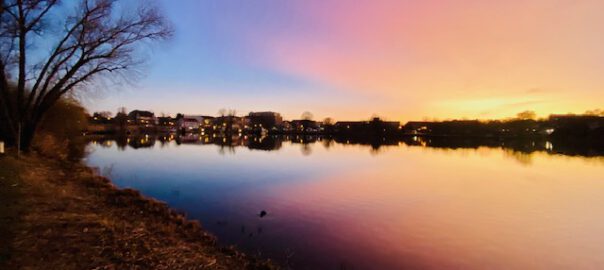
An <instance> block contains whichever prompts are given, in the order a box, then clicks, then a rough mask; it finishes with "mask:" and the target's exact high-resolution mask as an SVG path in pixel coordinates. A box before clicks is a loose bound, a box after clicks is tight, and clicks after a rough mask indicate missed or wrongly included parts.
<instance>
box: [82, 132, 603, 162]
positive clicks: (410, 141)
mask: <svg viewBox="0 0 604 270" xmlns="http://www.w3.org/2000/svg"><path fill="white" fill-rule="evenodd" d="M86 139H87V141H88V142H90V143H91V144H95V145H98V146H100V147H112V146H113V142H115V143H116V145H117V148H118V149H119V150H124V149H125V148H126V146H130V147H132V148H134V149H137V148H147V147H153V146H154V144H155V142H156V141H159V142H160V143H161V145H162V147H164V146H167V145H168V143H169V142H172V141H175V142H176V144H177V145H179V144H195V145H205V144H214V145H219V146H225V147H230V148H234V147H247V148H249V149H256V150H265V151H272V150H278V149H280V148H281V147H282V144H283V142H290V143H291V144H301V145H302V146H301V151H302V152H303V154H305V155H310V154H311V153H312V151H311V147H310V146H306V145H309V144H313V143H320V144H322V145H323V146H324V147H325V148H326V149H328V148H330V147H332V146H333V145H335V144H336V143H339V144H343V145H359V146H369V147H370V148H371V149H370V151H371V153H372V154H379V153H380V152H381V151H379V150H380V149H381V148H383V147H384V146H393V147H398V146H401V145H405V146H409V147H426V148H432V149H442V150H446V149H451V150H455V149H469V150H471V149H478V148H479V147H487V148H501V149H504V150H512V151H515V152H519V153H513V154H512V153H508V154H509V155H510V156H514V157H515V159H517V160H519V161H520V160H521V161H522V162H523V164H530V157H527V156H524V155H521V153H523V154H530V153H533V152H535V151H540V152H545V153H549V154H563V155H579V156H590V157H596V156H604V144H603V143H602V142H599V143H598V142H595V143H594V142H592V141H584V140H545V139H543V140H535V139H522V138H515V139H505V140H504V139H500V138H474V137H426V136H421V135H414V136H404V137H399V138H389V137H344V136H319V135H269V136H266V135H250V134H248V135H238V134H235V135H226V136H225V135H224V134H211V135H203V134H200V133H188V134H184V135H175V134H163V135H143V136H115V137H111V136H86ZM229 151H230V150H229Z"/></svg>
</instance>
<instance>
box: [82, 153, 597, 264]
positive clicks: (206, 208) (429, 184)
mask: <svg viewBox="0 0 604 270" xmlns="http://www.w3.org/2000/svg"><path fill="white" fill-rule="evenodd" d="M309 147H310V148H311V150H310V151H311V152H312V154H311V155H305V154H304V153H303V152H304V151H308V150H304V151H302V149H301V148H302V146H301V145H300V144H290V143H284V144H283V147H281V148H280V149H279V150H278V151H259V150H250V149H247V148H244V147H237V148H234V153H233V152H232V151H222V154H221V151H220V147H219V146H216V145H186V144H183V145H176V144H174V143H173V142H172V143H167V144H165V145H164V147H160V146H159V145H158V144H156V145H155V146H154V147H152V148H139V149H136V150H135V149H132V148H126V150H125V151H118V149H117V148H116V147H115V146H112V147H108V148H101V147H96V146H94V145H93V146H92V147H91V149H92V153H91V154H90V156H89V158H88V160H87V162H88V163H89V164H91V165H93V166H98V167H100V168H101V169H103V168H110V167H111V169H110V170H105V171H106V172H109V171H110V172H111V177H112V178H113V181H114V182H115V183H116V184H117V185H118V186H120V187H133V188H136V189H139V190H141V191H142V192H143V193H144V194H146V195H148V196H152V197H155V198H157V199H159V200H163V201H166V202H168V203H169V204H170V205H171V206H173V207H175V208H177V209H180V210H183V211H185V212H186V213H187V214H188V215H189V216H190V217H192V218H197V219H200V220H201V221H202V224H204V227H206V228H207V229H208V230H210V231H211V232H212V233H214V234H216V235H217V236H218V237H219V239H220V240H221V241H222V243H225V244H230V243H234V244H237V245H239V246H241V247H243V248H244V249H246V250H248V251H251V252H259V253H260V254H261V255H264V256H271V257H273V258H276V259H277V260H280V261H281V262H284V261H288V262H289V263H291V264H292V265H294V266H298V267H301V268H304V267H308V268H338V267H355V268H357V269H358V268H361V269H363V268H402V267H407V268H463V269H484V268H503V269H520V268H522V269H527V268H529V269H539V268H540V269H552V268H558V269H568V268H574V269H581V268H582V269H589V268H600V267H604V258H602V257H601V256H600V254H603V252H604V234H603V232H604V231H603V229H602V228H604V216H603V215H601V213H602V210H604V196H601V194H602V192H603V191H604V181H603V180H604V178H602V175H604V164H603V163H602V162H593V160H599V159H598V158H590V159H587V158H582V157H569V156H561V155H549V154H546V153H543V152H536V153H532V154H521V155H520V156H518V155H519V154H518V153H515V152H513V151H512V152H510V151H506V150H501V149H496V148H478V149H459V150H445V149H435V148H424V147H409V146H404V145H403V146H400V147H388V148H385V149H383V150H382V151H380V153H379V154H371V152H370V151H369V150H368V149H369V147H364V146H345V145H334V146H332V147H330V148H328V149H327V148H325V147H323V145H321V144H311V145H309ZM261 210H266V211H268V213H269V214H268V215H267V216H266V217H263V218H260V217H258V215H257V214H258V213H259V212H260V211H261Z"/></svg>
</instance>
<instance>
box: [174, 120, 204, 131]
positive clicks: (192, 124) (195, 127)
mask: <svg viewBox="0 0 604 270" xmlns="http://www.w3.org/2000/svg"><path fill="white" fill-rule="evenodd" d="M178 128H179V129H180V130H181V131H184V132H192V131H199V128H200V124H199V121H198V120H197V119H196V118H191V117H182V118H180V119H178Z"/></svg>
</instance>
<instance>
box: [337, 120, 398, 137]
mask: <svg viewBox="0 0 604 270" xmlns="http://www.w3.org/2000/svg"><path fill="white" fill-rule="evenodd" d="M334 130H335V132H336V133H340V134H355V135H363V136H368V135H372V136H373V135H380V136H383V135H386V134H395V133H398V132H400V130H401V123H400V122H397V121H382V120H381V119H379V118H377V117H376V118H373V119H372V120H371V121H351V122H337V123H336V124H335V125H334Z"/></svg>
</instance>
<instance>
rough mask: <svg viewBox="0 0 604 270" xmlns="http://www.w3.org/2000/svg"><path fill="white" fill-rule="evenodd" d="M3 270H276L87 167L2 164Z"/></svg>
mask: <svg viewBox="0 0 604 270" xmlns="http://www.w3.org/2000/svg"><path fill="white" fill-rule="evenodd" d="M0 168H2V170H0V220H1V222H0V234H1V235H2V236H3V237H2V239H0V269H277V268H278V267H277V266H276V265H275V264H274V263H272V262H270V261H269V260H264V259H259V258H254V257H251V256H248V255H246V254H244V253H242V252H240V251H238V250H237V249H236V248H234V247H220V246H219V245H217V243H216V238H215V237H214V236H212V235H211V234H209V233H208V232H206V231H205V230H204V229H203V228H202V227H201V225H200V224H199V222H197V221H192V220H188V219H187V218H186V217H185V216H184V215H182V214H179V213H177V212H176V211H174V210H172V209H170V208H169V207H168V206H167V205H166V204H165V203H162V202H159V201H156V200H153V199H149V198H145V197H143V196H142V195H141V194H140V193H139V192H138V191H136V190H132V189H118V188H116V187H115V186H114V185H113V184H112V183H111V181H110V180H109V179H107V178H104V177H101V176H98V175H96V174H95V172H94V170H93V169H91V168H89V167H86V166H85V165H83V164H81V163H78V162H76V163H73V162H69V163H66V162H59V161H55V160H51V159H48V158H45V157H41V156H39V155H36V154H28V155H26V156H22V157H21V158H20V159H16V158H15V157H14V156H12V155H4V156H0Z"/></svg>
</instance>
